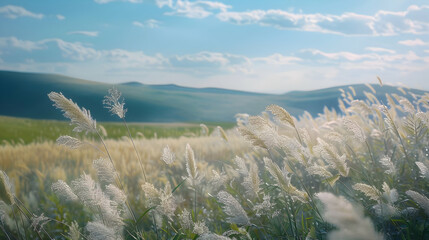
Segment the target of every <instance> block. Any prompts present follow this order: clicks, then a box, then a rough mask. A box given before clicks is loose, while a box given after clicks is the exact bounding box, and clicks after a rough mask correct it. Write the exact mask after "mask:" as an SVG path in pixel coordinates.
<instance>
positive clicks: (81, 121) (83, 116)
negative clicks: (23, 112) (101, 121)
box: [48, 92, 97, 133]
mask: <svg viewBox="0 0 429 240" xmlns="http://www.w3.org/2000/svg"><path fill="white" fill-rule="evenodd" d="M48 97H49V99H51V101H53V102H54V106H55V107H56V108H58V109H60V110H61V111H62V112H64V114H63V115H64V117H66V118H68V119H70V121H71V124H74V125H76V127H75V128H74V129H73V131H75V132H86V133H88V132H97V124H96V121H95V120H94V119H92V117H91V113H90V111H89V110H86V109H85V108H82V109H80V108H79V106H78V105H77V104H76V103H74V102H73V101H72V100H71V99H67V98H66V97H64V95H63V94H62V93H56V92H51V93H49V94H48Z"/></svg>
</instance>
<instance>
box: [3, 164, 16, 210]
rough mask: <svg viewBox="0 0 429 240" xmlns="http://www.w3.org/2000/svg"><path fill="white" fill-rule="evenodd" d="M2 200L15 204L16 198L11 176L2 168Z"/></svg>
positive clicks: (8, 203)
mask: <svg viewBox="0 0 429 240" xmlns="http://www.w3.org/2000/svg"><path fill="white" fill-rule="evenodd" d="M0 200H2V201H3V202H5V203H6V204H7V205H13V204H15V199H14V197H13V193H12V185H11V184H10V182H9V177H8V176H7V175H6V173H5V172H3V171H1V170H0Z"/></svg>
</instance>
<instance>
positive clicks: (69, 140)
mask: <svg viewBox="0 0 429 240" xmlns="http://www.w3.org/2000/svg"><path fill="white" fill-rule="evenodd" d="M56 143H57V144H58V145H62V146H65V147H68V148H70V149H77V148H79V147H81V146H82V145H83V143H82V142H81V141H80V140H79V139H77V138H74V137H70V136H67V135H66V136H60V137H59V138H57V141H56Z"/></svg>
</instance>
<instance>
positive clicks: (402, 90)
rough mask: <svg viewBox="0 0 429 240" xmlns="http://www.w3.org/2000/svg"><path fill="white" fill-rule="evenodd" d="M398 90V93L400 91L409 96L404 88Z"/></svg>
mask: <svg viewBox="0 0 429 240" xmlns="http://www.w3.org/2000/svg"><path fill="white" fill-rule="evenodd" d="M396 89H398V91H400V92H401V93H402V94H404V95H407V92H405V90H404V89H403V88H401V87H397V88H396Z"/></svg>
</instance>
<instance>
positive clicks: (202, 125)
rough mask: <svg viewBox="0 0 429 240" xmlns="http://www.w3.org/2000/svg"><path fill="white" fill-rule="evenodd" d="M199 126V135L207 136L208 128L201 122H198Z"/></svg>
mask: <svg viewBox="0 0 429 240" xmlns="http://www.w3.org/2000/svg"><path fill="white" fill-rule="evenodd" d="M200 127H201V135H203V136H208V135H209V132H210V131H209V128H208V127H207V126H206V125H205V124H203V123H201V124H200Z"/></svg>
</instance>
